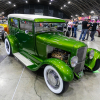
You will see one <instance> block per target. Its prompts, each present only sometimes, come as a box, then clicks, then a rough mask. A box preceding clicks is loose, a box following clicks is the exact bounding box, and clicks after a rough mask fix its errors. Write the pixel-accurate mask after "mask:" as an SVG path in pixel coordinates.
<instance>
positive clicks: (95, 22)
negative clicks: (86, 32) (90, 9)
mask: <svg viewBox="0 0 100 100" xmlns="http://www.w3.org/2000/svg"><path fill="white" fill-rule="evenodd" d="M96 27H97V20H95V21H94V23H93V24H92V30H91V34H90V37H91V41H93V40H94V34H95V33H96Z"/></svg>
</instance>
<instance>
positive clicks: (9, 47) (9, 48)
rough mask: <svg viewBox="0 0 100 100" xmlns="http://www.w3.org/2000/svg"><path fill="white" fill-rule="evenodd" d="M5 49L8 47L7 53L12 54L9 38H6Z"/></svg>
mask: <svg viewBox="0 0 100 100" xmlns="http://www.w3.org/2000/svg"><path fill="white" fill-rule="evenodd" d="M5 49H6V52H7V54H8V55H9V56H12V50H11V46H10V43H9V40H8V39H7V38H6V39H5Z"/></svg>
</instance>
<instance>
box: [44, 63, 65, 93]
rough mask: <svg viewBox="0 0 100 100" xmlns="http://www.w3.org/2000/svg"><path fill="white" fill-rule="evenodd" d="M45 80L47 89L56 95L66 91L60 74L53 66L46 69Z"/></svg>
mask: <svg viewBox="0 0 100 100" xmlns="http://www.w3.org/2000/svg"><path fill="white" fill-rule="evenodd" d="M44 80H45V82H46V85H47V87H48V88H49V89H50V90H51V91H52V92H53V93H55V94H60V93H62V91H63V89H64V81H63V80H62V78H61V77H60V75H59V73H58V72H57V70H56V69H55V68H53V67H52V66H51V65H47V66H46V67H45V69H44Z"/></svg>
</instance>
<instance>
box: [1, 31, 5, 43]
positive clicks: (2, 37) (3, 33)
mask: <svg viewBox="0 0 100 100" xmlns="http://www.w3.org/2000/svg"><path fill="white" fill-rule="evenodd" d="M4 33H5V31H2V40H3V42H4V41H5V38H4Z"/></svg>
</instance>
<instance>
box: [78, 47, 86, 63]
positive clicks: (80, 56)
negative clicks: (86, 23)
mask: <svg viewBox="0 0 100 100" xmlns="http://www.w3.org/2000/svg"><path fill="white" fill-rule="evenodd" d="M86 53H87V47H82V48H79V49H78V51H77V57H78V62H82V61H83V60H85V57H86Z"/></svg>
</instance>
